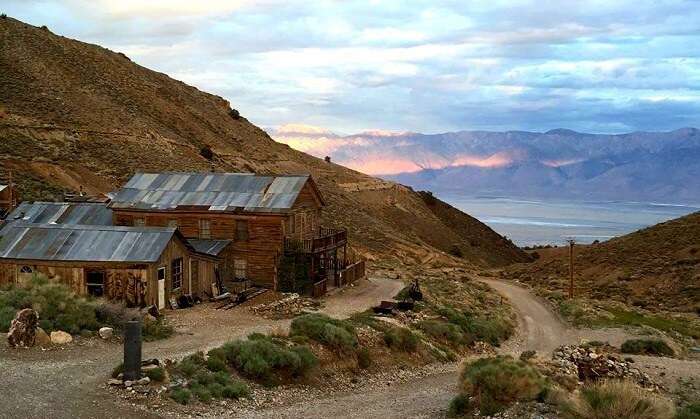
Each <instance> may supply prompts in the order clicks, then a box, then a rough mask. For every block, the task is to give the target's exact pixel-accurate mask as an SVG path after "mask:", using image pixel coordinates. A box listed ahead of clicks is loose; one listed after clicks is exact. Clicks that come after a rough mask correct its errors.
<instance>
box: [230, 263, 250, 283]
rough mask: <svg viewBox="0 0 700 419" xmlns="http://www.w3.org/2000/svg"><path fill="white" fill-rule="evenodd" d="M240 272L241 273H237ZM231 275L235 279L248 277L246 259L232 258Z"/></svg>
mask: <svg viewBox="0 0 700 419" xmlns="http://www.w3.org/2000/svg"><path fill="white" fill-rule="evenodd" d="M241 265H242V266H241ZM241 272H242V273H243V274H242V275H239V274H240V273H241ZM233 277H234V278H235V279H236V280H246V279H248V261H247V260H246V259H242V258H235V259H233Z"/></svg>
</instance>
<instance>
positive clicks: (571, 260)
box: [567, 239, 576, 300]
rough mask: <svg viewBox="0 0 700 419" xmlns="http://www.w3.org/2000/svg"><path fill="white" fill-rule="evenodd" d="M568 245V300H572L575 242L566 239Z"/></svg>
mask: <svg viewBox="0 0 700 419" xmlns="http://www.w3.org/2000/svg"><path fill="white" fill-rule="evenodd" d="M567 243H569V299H570V300H573V298H574V244H576V241H575V240H574V239H568V240H567Z"/></svg>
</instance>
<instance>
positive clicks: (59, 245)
mask: <svg viewBox="0 0 700 419" xmlns="http://www.w3.org/2000/svg"><path fill="white" fill-rule="evenodd" d="M218 261H219V260H218V258H217V257H215V256H212V255H209V254H206V253H200V252H197V251H196V250H195V249H194V248H193V247H192V246H191V245H190V244H189V243H188V242H187V240H186V239H185V238H184V237H182V235H181V234H180V233H179V232H178V231H177V229H176V228H174V227H164V228H142V227H141V228H140V227H115V226H101V225H92V226H91V225H71V224H35V223H25V222H21V221H14V222H10V223H9V224H8V225H6V226H5V227H3V229H2V230H0V285H2V284H8V283H14V284H23V283H26V282H27V281H29V280H31V278H32V277H33V276H34V275H35V274H43V275H46V276H47V277H48V278H49V279H50V280H52V281H56V282H60V283H63V284H66V285H68V286H70V287H71V288H72V289H73V291H74V292H76V293H77V294H79V295H93V296H98V297H99V296H104V297H106V298H108V299H111V300H118V301H124V302H126V303H127V304H128V305H130V306H144V305H151V304H155V305H157V306H158V307H159V308H166V307H167V306H168V301H169V300H170V299H171V298H177V297H179V296H180V295H183V294H191V295H200V296H203V295H205V294H206V295H211V293H212V284H213V283H215V280H216V278H215V271H216V269H217V265H218Z"/></svg>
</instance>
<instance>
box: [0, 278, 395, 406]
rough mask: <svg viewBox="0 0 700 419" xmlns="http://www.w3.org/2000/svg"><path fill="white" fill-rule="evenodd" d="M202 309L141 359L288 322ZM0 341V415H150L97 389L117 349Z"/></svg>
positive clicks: (333, 304)
mask: <svg viewBox="0 0 700 419" xmlns="http://www.w3.org/2000/svg"><path fill="white" fill-rule="evenodd" d="M402 287H403V283H401V282H400V281H395V280H389V279H373V280H371V281H363V282H362V283H361V284H359V285H358V286H356V287H352V288H348V289H347V291H344V292H339V293H337V294H334V295H332V296H330V297H329V298H328V299H327V300H326V301H325V304H324V308H323V309H322V311H324V312H327V313H328V314H329V315H333V316H337V317H345V316H348V315H350V314H352V313H353V312H354V311H363V310H366V309H367V308H369V307H371V306H372V305H375V304H377V302H378V301H379V300H382V299H391V298H392V297H393V296H394V295H395V294H396V293H397V292H398V290H400V289H401V288H402ZM213 306H214V304H203V305H199V306H196V307H192V308H190V309H187V310H181V311H177V312H174V313H171V314H170V315H169V319H170V321H171V322H172V323H173V324H174V325H175V326H176V329H177V331H178V334H176V335H175V336H174V337H172V338H170V339H167V340H164V341H159V342H147V343H145V344H144V346H143V357H144V358H151V357H155V358H160V359H164V358H171V359H177V358H181V357H183V356H185V355H187V354H190V353H192V352H195V351H198V350H207V349H211V348H213V347H216V346H220V345H222V344H223V343H225V342H226V341H229V340H231V339H235V338H240V337H244V336H247V335H248V334H250V333H253V332H272V331H277V330H282V331H285V330H288V329H289V324H290V323H291V321H290V320H268V319H264V318H262V317H260V316H256V315H253V314H251V313H250V311H249V310H248V309H247V308H246V307H236V308H234V309H232V310H216V309H215V308H213ZM5 345H6V343H5V338H4V336H3V337H2V338H0V347H2V349H0V372H1V373H0V389H2V396H1V397H0V418H18V417H22V418H52V419H53V418H103V417H128V418H133V417H142V418H154V417H158V416H157V415H155V414H154V413H152V412H148V411H146V410H144V409H143V408H142V407H140V406H135V405H131V404H128V403H126V402H123V401H121V400H117V399H116V398H115V397H114V395H113V394H111V393H109V392H108V391H107V390H105V389H104V388H103V384H104V382H105V381H106V379H107V377H108V376H109V373H110V371H111V370H112V368H114V367H115V366H116V365H117V364H119V362H121V359H122V356H123V355H122V347H121V346H120V345H119V344H115V343H108V342H103V341H99V340H94V339H91V340H89V341H87V342H85V343H84V344H74V345H71V346H68V347H67V348H65V349H60V348H56V349H52V350H50V351H46V352H45V351H42V350H40V349H38V348H33V349H28V350H10V349H6V348H4V347H5Z"/></svg>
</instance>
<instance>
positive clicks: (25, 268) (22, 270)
mask: <svg viewBox="0 0 700 419" xmlns="http://www.w3.org/2000/svg"><path fill="white" fill-rule="evenodd" d="M33 272H34V270H33V269H32V268H31V267H30V266H22V267H21V268H20V270H19V273H21V274H30V273H33Z"/></svg>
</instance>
